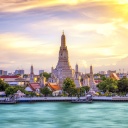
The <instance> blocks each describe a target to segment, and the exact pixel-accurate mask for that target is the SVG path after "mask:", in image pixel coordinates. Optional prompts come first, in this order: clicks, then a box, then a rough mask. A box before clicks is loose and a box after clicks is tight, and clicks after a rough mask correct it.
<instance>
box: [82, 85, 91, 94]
mask: <svg viewBox="0 0 128 128" xmlns="http://www.w3.org/2000/svg"><path fill="white" fill-rule="evenodd" d="M89 90H90V87H89V86H83V87H81V88H80V95H81V96H84V95H85V91H86V92H88V91H89Z"/></svg>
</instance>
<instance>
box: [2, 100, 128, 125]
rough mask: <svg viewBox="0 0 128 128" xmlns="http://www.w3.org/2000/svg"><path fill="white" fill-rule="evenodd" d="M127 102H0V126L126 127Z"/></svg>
mask: <svg viewBox="0 0 128 128" xmlns="http://www.w3.org/2000/svg"><path fill="white" fill-rule="evenodd" d="M127 113H128V103H109V102H94V103H92V104H86V103H85V104H72V103H68V102H67V103H66V102H54V103H53V102H50V103H49V102H42V103H31V104H29V103H28V104H14V105H0V128H8V127H9V128H18V127H19V128H85V127H86V128H128V114H127Z"/></svg>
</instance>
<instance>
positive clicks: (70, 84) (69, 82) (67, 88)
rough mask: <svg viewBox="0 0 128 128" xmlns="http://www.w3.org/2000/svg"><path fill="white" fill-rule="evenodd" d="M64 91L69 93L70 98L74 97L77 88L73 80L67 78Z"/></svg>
mask: <svg viewBox="0 0 128 128" xmlns="http://www.w3.org/2000/svg"><path fill="white" fill-rule="evenodd" d="M62 88H63V91H65V92H67V93H68V95H69V96H72V91H73V88H75V83H74V81H73V80H72V79H70V78H66V79H65V80H64V82H63V86H62Z"/></svg>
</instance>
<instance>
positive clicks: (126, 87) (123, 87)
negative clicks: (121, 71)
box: [117, 78, 128, 93]
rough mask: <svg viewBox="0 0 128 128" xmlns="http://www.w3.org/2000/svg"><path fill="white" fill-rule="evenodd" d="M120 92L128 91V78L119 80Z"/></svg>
mask: <svg viewBox="0 0 128 128" xmlns="http://www.w3.org/2000/svg"><path fill="white" fill-rule="evenodd" d="M117 86H118V92H120V93H127V92H128V78H122V79H120V80H119V81H118V85H117Z"/></svg>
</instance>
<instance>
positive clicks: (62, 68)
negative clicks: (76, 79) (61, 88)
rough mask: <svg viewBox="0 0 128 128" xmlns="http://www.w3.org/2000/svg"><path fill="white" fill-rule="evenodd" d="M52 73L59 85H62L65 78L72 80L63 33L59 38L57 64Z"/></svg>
mask: <svg viewBox="0 0 128 128" xmlns="http://www.w3.org/2000/svg"><path fill="white" fill-rule="evenodd" d="M53 73H54V75H55V76H56V77H57V78H58V79H59V84H60V85H62V83H63V80H64V79H65V78H67V77H69V78H73V70H72V68H71V66H70V63H69V57H68V49H67V46H66V37H65V35H64V32H63V33H62V36H61V46H60V50H59V57H58V63H57V66H56V68H55V69H54V70H53Z"/></svg>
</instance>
